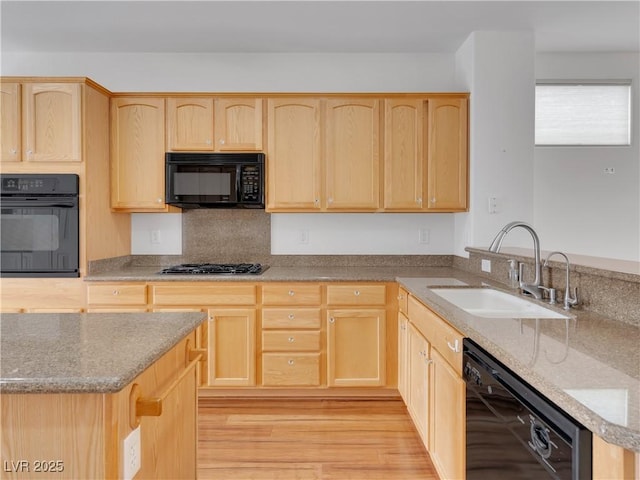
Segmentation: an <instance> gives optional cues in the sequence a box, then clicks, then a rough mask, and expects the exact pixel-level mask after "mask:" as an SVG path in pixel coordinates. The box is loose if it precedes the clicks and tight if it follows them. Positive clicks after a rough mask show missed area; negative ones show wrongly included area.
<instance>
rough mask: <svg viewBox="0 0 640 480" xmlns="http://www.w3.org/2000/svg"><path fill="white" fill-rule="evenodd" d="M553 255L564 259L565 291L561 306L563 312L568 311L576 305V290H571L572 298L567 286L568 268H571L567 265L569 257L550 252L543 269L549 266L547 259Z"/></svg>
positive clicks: (560, 253)
mask: <svg viewBox="0 0 640 480" xmlns="http://www.w3.org/2000/svg"><path fill="white" fill-rule="evenodd" d="M554 255H560V256H561V257H563V258H564V261H565V268H566V270H567V272H566V278H565V286H566V290H565V291H564V305H563V306H564V309H565V310H569V309H570V308H571V307H573V306H575V305H577V304H578V289H577V288H574V289H573V296H572V295H571V287H570V286H569V267H570V266H571V264H570V263H569V257H567V256H566V255H565V254H564V253H562V252H558V251H555V252H551V253H550V254H549V255H547V259H546V260H545V261H544V265H543V267H546V266H548V265H549V259H550V258H551V257H553V256H554Z"/></svg>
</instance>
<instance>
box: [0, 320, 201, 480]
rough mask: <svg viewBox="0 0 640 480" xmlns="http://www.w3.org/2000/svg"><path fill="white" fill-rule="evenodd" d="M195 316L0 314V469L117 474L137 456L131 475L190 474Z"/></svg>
mask: <svg viewBox="0 0 640 480" xmlns="http://www.w3.org/2000/svg"><path fill="white" fill-rule="evenodd" d="M205 318H206V317H205V315H204V314H203V313H100V314H98V313H95V314H94V313H87V314H66V313H60V314H56V313H52V314H3V315H2V318H1V319H0V333H1V345H0V347H1V352H0V353H1V355H2V362H1V366H0V374H1V375H0V392H1V393H2V417H1V418H2V473H3V475H2V477H3V478H20V479H24V478H56V479H57V478H59V479H66V478H68V479H77V478H83V479H90V478H124V477H125V464H128V465H131V464H135V463H136V462H137V461H139V463H140V471H139V472H138V474H137V476H136V478H159V477H165V478H195V469H196V438H197V437H196V429H197V425H196V421H197V409H196V396H197V395H196V394H197V387H196V368H195V367H196V365H197V363H198V362H199V361H200V360H201V358H202V353H201V352H199V351H197V350H195V348H194V345H195V338H194V337H195V333H194V330H195V329H196V328H197V327H198V326H199V325H200V324H201V323H202V322H203V321H204V320H205ZM138 428H139V430H138ZM132 432H135V433H134V437H135V435H136V434H140V440H139V441H138V442H135V441H134V442H133V445H134V446H133V447H129V448H128V449H127V450H126V456H125V448H124V445H125V438H127V437H129V436H130V434H131V433H132ZM134 437H130V438H134ZM125 457H126V458H125ZM132 476H133V475H132V474H130V475H129V478H131V477H132Z"/></svg>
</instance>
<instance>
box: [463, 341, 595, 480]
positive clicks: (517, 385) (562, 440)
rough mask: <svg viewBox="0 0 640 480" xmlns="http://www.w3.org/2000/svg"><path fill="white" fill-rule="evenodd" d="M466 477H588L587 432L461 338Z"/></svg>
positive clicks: (562, 479)
mask: <svg viewBox="0 0 640 480" xmlns="http://www.w3.org/2000/svg"><path fill="white" fill-rule="evenodd" d="M463 345H464V356H463V366H464V378H465V381H466V387H467V393H466V474H467V477H466V478H467V480H486V479H492V480H495V479H505V480H506V479H508V480H529V479H530V480H542V479H545V478H553V479H556V480H565V479H566V480H583V479H584V480H586V479H591V432H590V431H589V430H587V429H586V428H585V427H583V426H582V425H581V424H579V423H578V422H576V421H575V420H574V419H572V418H571V417H569V416H568V415H567V414H566V413H564V412H563V411H562V410H561V409H560V408H558V407H557V406H556V405H554V404H553V403H551V401H549V400H548V399H546V398H545V397H543V396H542V395H541V394H540V393H538V392H537V391H536V390H535V389H534V388H533V387H531V386H530V385H529V384H527V383H526V382H524V381H523V380H522V379H521V378H519V377H518V376H517V375H516V374H515V373H513V372H512V371H511V370H509V369H508V368H507V367H505V366H504V365H503V364H501V363H500V362H499V361H498V360H496V359H495V358H493V357H492V356H491V355H490V354H488V353H487V352H486V351H485V350H484V349H482V347H480V346H479V345H478V344H476V343H474V342H473V341H472V340H469V339H465V340H464V344H463Z"/></svg>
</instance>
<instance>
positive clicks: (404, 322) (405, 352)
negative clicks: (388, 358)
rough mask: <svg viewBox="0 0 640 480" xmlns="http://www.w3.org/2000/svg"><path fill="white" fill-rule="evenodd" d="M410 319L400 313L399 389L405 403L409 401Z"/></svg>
mask: <svg viewBox="0 0 640 480" xmlns="http://www.w3.org/2000/svg"><path fill="white" fill-rule="evenodd" d="M408 361H409V319H408V318H407V317H405V316H404V314H403V313H398V391H399V392H400V396H401V397H402V400H403V401H404V403H405V404H408V403H409V375H408V373H409V369H408V368H407V365H408V363H407V362H408Z"/></svg>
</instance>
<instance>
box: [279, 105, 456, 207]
mask: <svg viewBox="0 0 640 480" xmlns="http://www.w3.org/2000/svg"><path fill="white" fill-rule="evenodd" d="M467 102H468V96H467V95H466V94H407V95H389V96H387V97H384V96H375V97H374V96H368V95H363V96H353V97H349V96H346V95H345V96H342V95H334V96H327V97H311V96H308V97H307V96H302V97H300V98H295V99H292V98H284V99H269V100H268V105H269V107H268V114H267V124H268V125H267V126H268V131H269V137H268V156H267V164H268V185H267V210H268V211H274V212H277V211H283V212H295V211H304V212H329V211H336V212H339V211H343V212H431V211H433V212H459V211H466V210H467V208H468V207H467V204H468V201H467V195H468V118H467V110H468V107H467ZM318 110H319V111H318ZM318 191H319V192H320V194H318Z"/></svg>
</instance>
